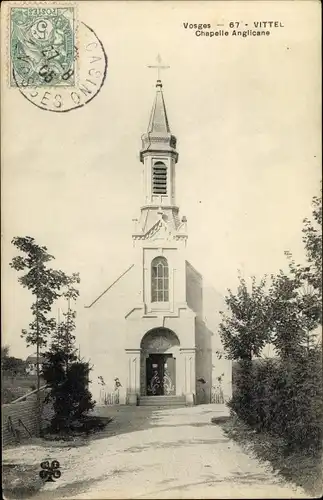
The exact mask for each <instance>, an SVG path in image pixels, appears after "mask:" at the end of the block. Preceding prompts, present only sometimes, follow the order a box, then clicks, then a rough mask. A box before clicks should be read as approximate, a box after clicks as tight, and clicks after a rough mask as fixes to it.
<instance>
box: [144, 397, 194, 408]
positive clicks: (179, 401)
mask: <svg viewBox="0 0 323 500" xmlns="http://www.w3.org/2000/svg"><path fill="white" fill-rule="evenodd" d="M185 405H186V399H185V396H141V397H140V398H139V406H185Z"/></svg>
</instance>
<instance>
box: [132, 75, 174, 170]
mask: <svg viewBox="0 0 323 500" xmlns="http://www.w3.org/2000/svg"><path fill="white" fill-rule="evenodd" d="M162 88H163V85H162V82H161V80H160V79H158V80H157V83H156V97H155V101H154V104H153V107H152V110H151V114H150V119H149V124H148V128H147V132H146V133H145V134H144V135H143V136H142V138H141V139H142V149H141V152H140V160H141V161H143V154H144V153H146V152H148V151H161V152H166V151H168V152H172V153H174V155H175V158H176V161H177V158H178V153H177V151H176V137H175V136H174V135H172V133H171V131H170V126H169V122H168V118H167V111H166V105H165V101H164V96H163V91H162Z"/></svg>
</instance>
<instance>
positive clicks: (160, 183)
mask: <svg viewBox="0 0 323 500" xmlns="http://www.w3.org/2000/svg"><path fill="white" fill-rule="evenodd" d="M159 61H160V60H159ZM150 67H152V68H157V69H158V80H157V83H156V95H155V100H154V103H153V107H152V110H151V114H150V119H149V123H148V128H147V132H146V133H144V134H143V135H142V137H141V141H142V147H141V150H140V161H141V163H142V164H143V194H142V205H141V213H140V218H139V219H138V220H137V219H136V220H135V222H136V227H135V234H133V240H134V241H135V240H138V239H149V234H148V233H150V231H151V230H152V228H154V227H155V226H156V224H157V223H158V222H159V221H160V222H161V223H163V225H164V226H165V228H166V229H167V230H168V233H169V236H170V234H172V239H174V240H177V241H179V240H181V242H183V243H185V244H186V239H187V233H186V218H185V217H183V218H182V219H180V217H179V208H178V206H177V204H176V164H177V161H178V152H177V150H176V143H177V140H176V137H175V135H173V134H172V133H171V130H170V126H169V122H168V117H167V112H166V105H165V101H164V95H163V85H162V82H161V80H160V77H159V70H160V69H164V68H167V67H168V66H161V65H160V64H159V65H157V66H150Z"/></svg>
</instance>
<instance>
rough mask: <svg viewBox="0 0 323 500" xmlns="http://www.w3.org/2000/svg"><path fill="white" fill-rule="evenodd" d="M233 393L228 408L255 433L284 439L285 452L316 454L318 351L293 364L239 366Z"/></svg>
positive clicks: (274, 362)
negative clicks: (295, 451)
mask: <svg viewBox="0 0 323 500" xmlns="http://www.w3.org/2000/svg"><path fill="white" fill-rule="evenodd" d="M237 374H239V376H237V377H236V390H235V393H234V395H233V397H232V399H231V401H230V402H229V407H230V408H231V409H232V410H233V411H234V412H235V413H236V414H237V415H238V417H239V418H241V419H242V420H243V421H244V422H246V423H247V424H248V425H250V426H252V427H253V428H255V429H256V430H257V431H259V432H261V431H266V432H269V433H271V434H274V435H276V436H280V437H282V438H283V439H284V442H285V444H286V450H290V451H292V450H295V449H312V450H313V452H318V451H319V450H320V448H321V436H322V415H323V407H322V406H323V405H322V395H323V394H322V361H321V350H320V349H319V348H313V349H310V350H309V351H306V352H304V353H303V355H301V356H300V357H298V358H297V359H294V360H289V361H286V360H285V361H282V360H280V359H279V360H275V359H269V360H262V361H261V362H258V363H257V364H252V366H251V368H250V366H247V367H246V365H245V362H243V361H241V362H239V368H237Z"/></svg>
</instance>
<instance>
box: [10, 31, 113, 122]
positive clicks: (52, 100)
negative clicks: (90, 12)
mask: <svg viewBox="0 0 323 500" xmlns="http://www.w3.org/2000/svg"><path fill="white" fill-rule="evenodd" d="M74 53H75V60H76V62H77V68H78V77H77V80H76V81H75V82H74V85H73V86H68V85H64V86H59V85H53V82H51V83H52V85H49V86H48V87H44V86H43V85H41V86H38V85H35V84H34V85H33V86H31V85H30V83H28V82H27V81H26V80H24V81H22V80H20V79H19V78H18V77H17V75H16V71H15V69H14V68H13V78H14V80H15V82H16V85H17V87H18V89H19V91H20V92H21V94H22V95H23V96H24V97H25V98H26V99H27V100H28V101H29V102H31V103H32V104H34V105H35V106H37V107H38V108H40V109H42V110H44V111H52V112H56V113H62V112H68V111H72V110H75V109H78V108H81V107H83V106H84V105H85V104H87V103H89V102H90V101H92V99H94V97H96V96H97V95H98V93H99V92H100V90H101V88H102V86H103V84H104V82H105V79H106V73H107V67H108V58H107V55H106V52H105V50H104V47H103V44H102V42H101V41H100V39H99V38H98V36H97V35H96V33H95V32H94V30H93V29H92V28H90V27H89V26H87V25H86V24H85V23H83V22H80V23H79V26H78V37H77V42H76V45H75V47H74Z"/></svg>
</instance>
